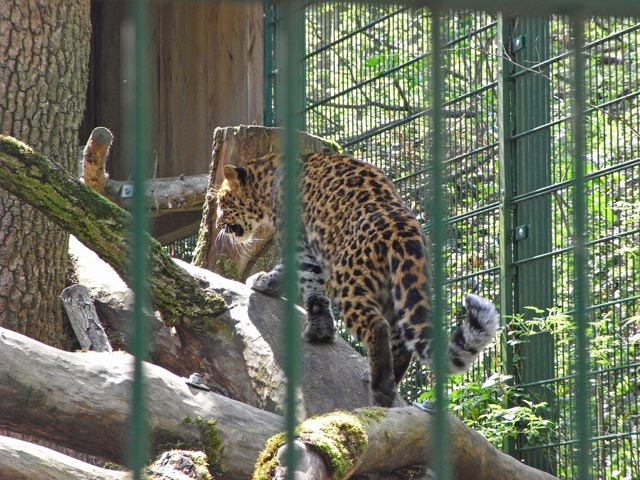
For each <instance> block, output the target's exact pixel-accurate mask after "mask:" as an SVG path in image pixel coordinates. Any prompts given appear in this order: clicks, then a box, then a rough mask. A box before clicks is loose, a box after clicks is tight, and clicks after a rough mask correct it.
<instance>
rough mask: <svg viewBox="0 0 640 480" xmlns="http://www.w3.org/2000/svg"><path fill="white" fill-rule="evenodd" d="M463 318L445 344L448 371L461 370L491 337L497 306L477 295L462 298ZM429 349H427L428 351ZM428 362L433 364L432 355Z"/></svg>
mask: <svg viewBox="0 0 640 480" xmlns="http://www.w3.org/2000/svg"><path fill="white" fill-rule="evenodd" d="M464 304H465V308H466V310H467V318H466V320H465V321H464V322H463V323H462V324H460V325H459V326H458V328H457V329H456V330H455V332H454V333H453V335H452V336H451V338H450V339H449V345H448V347H447V358H448V367H447V370H448V373H454V374H455V373H461V372H464V371H466V370H468V369H469V367H470V366H471V364H472V363H473V362H474V360H475V359H476V358H478V355H480V352H481V351H482V350H483V349H484V348H485V347H486V346H487V345H488V344H489V343H491V341H492V340H493V338H494V337H495V335H496V332H497V331H498V327H499V325H500V315H499V314H498V311H497V310H496V307H495V306H494V305H493V303H491V302H490V301H488V300H485V299H484V298H482V297H479V296H478V295H473V294H468V295H466V296H465V298H464ZM429 353H432V352H431V349H427V354H429ZM427 363H429V364H430V365H432V364H433V359H432V358H427Z"/></svg>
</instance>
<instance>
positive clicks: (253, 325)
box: [69, 237, 404, 419]
mask: <svg viewBox="0 0 640 480" xmlns="http://www.w3.org/2000/svg"><path fill="white" fill-rule="evenodd" d="M69 253H70V257H71V258H72V262H73V266H74V270H75V273H76V277H77V279H78V281H79V282H80V283H82V284H83V285H84V286H86V287H87V289H88V292H89V294H90V295H91V297H92V298H93V299H94V303H95V305H96V311H97V312H98V314H99V315H100V317H101V318H100V320H101V322H102V324H103V325H104V326H105V329H106V330H107V331H108V333H109V335H110V336H111V338H112V344H113V345H114V346H115V347H116V348H118V347H120V348H124V347H125V346H126V344H127V343H128V342H127V340H126V336H127V335H128V330H129V316H130V312H131V309H132V305H131V302H132V299H133V295H132V293H131V292H130V291H129V290H128V289H127V288H126V285H125V284H124V283H123V282H122V280H121V279H120V278H119V277H118V276H117V275H116V274H115V272H114V271H113V270H112V269H111V268H110V267H109V266H108V265H106V264H105V263H104V262H102V261H101V260H100V259H99V258H98V257H97V256H96V255H95V253H93V252H91V251H90V250H88V249H87V248H86V247H84V246H83V245H82V244H79V243H78V242H77V241H76V240H74V239H73V237H72V238H71V241H70V249H69ZM176 262H177V263H178V264H179V265H181V266H182V268H184V269H185V270H186V271H187V272H188V273H190V274H191V275H192V276H194V277H195V278H198V279H200V281H201V282H202V283H208V284H210V285H212V288H213V290H214V291H215V292H216V293H218V294H219V295H221V296H222V297H223V298H225V299H226V302H227V304H228V305H229V308H228V309H227V310H226V311H225V312H224V313H223V314H221V315H217V316H210V317H206V318H200V319H198V320H197V321H191V320H189V319H187V320H185V321H183V322H182V323H181V324H180V325H176V326H175V327H174V328H173V329H170V328H168V327H166V326H164V325H163V324H162V323H161V322H159V321H158V320H156V319H154V318H152V319H150V322H151V323H150V329H149V330H150V335H149V345H148V350H149V354H150V359H151V361H153V363H155V364H157V365H160V366H162V367H164V368H166V369H168V370H169V371H171V372H173V373H175V374H177V375H180V376H183V377H186V376H189V375H190V374H191V373H194V372H198V373H200V374H202V376H203V379H204V382H205V383H206V384H207V385H209V386H210V387H211V388H212V389H213V390H214V391H216V392H217V393H221V394H224V395H225V396H228V397H230V398H233V399H235V400H239V401H241V402H244V403H247V404H249V405H252V406H255V407H258V408H262V409H265V410H268V411H271V412H275V413H282V409H283V404H284V396H285V380H284V368H283V363H284V353H283V348H284V344H283V342H282V336H283V334H284V332H283V325H282V322H281V320H280V312H281V303H280V300H279V299H277V298H273V297H269V296H266V295H263V294H261V293H258V292H255V291H253V290H251V289H250V288H248V287H247V286H246V285H244V284H243V283H239V282H236V281H233V280H229V279H226V278H224V277H221V276H220V275H218V274H215V273H213V272H210V271H208V270H204V269H202V268H199V267H195V266H193V265H188V264H185V263H184V262H181V261H179V260H176ZM299 320H300V322H301V324H302V323H303V322H304V312H303V311H302V310H301V311H300V317H299ZM300 342H301V343H302V358H301V359H300V364H301V367H302V368H301V379H300V380H301V381H300V389H299V396H298V400H299V409H300V418H301V419H303V418H307V417H308V416H310V415H316V414H319V413H325V412H328V411H331V410H334V409H336V408H342V409H352V408H357V407H363V406H367V405H369V404H370V403H369V386H368V383H367V381H366V380H367V378H368V371H369V370H368V364H367V361H366V360H365V359H364V358H363V357H362V356H361V355H360V354H359V353H357V352H356V351H355V350H354V349H353V348H352V347H351V346H350V345H349V344H348V343H347V342H345V341H344V340H342V339H338V340H336V341H335V342H334V343H332V344H311V343H308V342H304V341H303V340H302V338H301V339H300ZM397 401H398V405H403V404H404V403H402V400H401V399H400V397H398V399H397Z"/></svg>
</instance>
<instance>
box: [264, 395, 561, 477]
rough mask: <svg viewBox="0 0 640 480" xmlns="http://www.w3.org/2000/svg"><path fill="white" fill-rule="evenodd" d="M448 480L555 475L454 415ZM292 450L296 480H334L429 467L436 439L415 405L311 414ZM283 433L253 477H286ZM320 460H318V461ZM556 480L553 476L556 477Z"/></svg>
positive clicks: (427, 416)
mask: <svg viewBox="0 0 640 480" xmlns="http://www.w3.org/2000/svg"><path fill="white" fill-rule="evenodd" d="M447 423H448V428H449V432H450V435H451V465H452V478H455V479H458V480H476V479H482V480H512V479H520V480H553V479H556V477H554V476H553V475H550V474H548V473H545V472H542V471H540V470H536V469H534V468H531V467H528V466H527V465H524V464H523V463H521V462H519V461H518V460H516V459H515V458H513V457H510V456H508V455H506V454H504V453H502V452H500V451H499V450H497V449H496V448H495V447H493V446H492V445H491V444H490V443H489V442H487V440H486V439H484V438H483V437H482V436H481V435H480V434H478V433H477V432H474V431H473V430H472V429H470V428H469V427H467V426H466V425H465V424H464V423H462V422H461V421H460V420H459V419H457V418H456V417H454V416H453V415H448V417H447ZM298 432H299V437H300V439H299V441H298V442H297V445H296V450H297V451H298V453H299V462H298V466H297V468H296V477H295V478H297V479H298V480H312V479H313V480H330V479H333V480H338V479H347V478H349V477H350V476H351V475H353V474H371V473H377V474H379V473H385V472H387V473H390V472H393V471H396V470H398V469H402V468H406V467H410V466H412V465H426V466H427V467H430V466H432V465H433V458H432V455H431V452H430V448H429V444H430V443H432V442H435V441H437V439H436V438H434V436H433V433H434V418H433V416H432V414H430V413H428V412H424V411H422V410H419V409H417V408H415V407H403V408H389V409H383V408H377V407H376V408H368V409H358V410H354V411H353V412H334V413H329V414H327V415H322V416H319V417H315V418H311V419H309V420H307V421H305V422H303V423H302V424H301V425H300V427H299V429H298ZM281 439H282V437H281V436H280V437H275V438H274V439H271V440H270V441H269V442H268V443H267V447H266V448H265V450H264V451H263V452H262V454H261V456H260V458H259V460H258V462H257V464H256V470H255V472H254V477H253V478H254V480H264V479H267V478H269V479H271V478H274V479H275V478H278V479H280V478H284V474H285V469H284V468H283V467H282V463H284V462H282V461H280V460H279V459H282V458H285V456H284V450H285V447H283V446H281ZM318 457H320V458H321V459H323V460H324V462H323V463H322V464H320V463H319V462H318V461H317V459H318ZM556 480H557V479H556Z"/></svg>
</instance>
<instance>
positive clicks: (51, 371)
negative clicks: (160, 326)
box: [0, 328, 282, 480]
mask: <svg viewBox="0 0 640 480" xmlns="http://www.w3.org/2000/svg"><path fill="white" fill-rule="evenodd" d="M144 371H145V391H146V394H147V397H146V398H147V402H146V409H145V411H146V414H147V421H148V424H149V429H150V433H151V443H152V450H153V451H154V452H155V453H159V452H160V451H162V450H165V449H171V448H172V446H173V447H175V446H176V445H182V446H183V447H184V446H191V447H195V449H196V450H197V449H200V448H199V447H204V448H205V449H207V450H208V451H207V454H208V457H209V463H210V464H212V463H213V464H217V465H219V467H218V468H220V469H221V470H223V471H224V478H225V479H232V480H234V479H246V478H248V477H249V476H250V475H251V472H252V471H253V465H254V462H255V459H256V458H257V456H258V452H259V451H260V449H261V448H262V446H263V444H264V442H265V441H266V440H267V439H268V438H269V437H270V436H272V435H274V434H275V433H277V432H278V431H279V430H280V429H281V428H282V419H281V417H279V416H278V415H275V414H272V413H268V412H265V411H264V410H260V409H257V408H254V407H251V406H249V405H245V404H243V403H240V402H236V401H234V400H230V399H228V398H226V397H223V396H221V395H217V394H215V393H212V392H205V391H202V390H199V389H196V388H193V387H191V386H189V385H187V383H186V381H185V379H184V378H180V377H178V376H176V375H173V374H171V373H169V372H168V371H167V370H164V369H163V368H160V367H158V366H155V365H151V364H145V365H144ZM132 378H133V358H132V357H131V356H129V355H126V354H124V353H122V352H116V353H106V352H82V353H69V352H63V351H60V350H57V349H55V348H52V347H49V346H46V345H44V344H41V343H39V342H36V341H34V340H31V339H30V338H28V337H25V336H23V335H20V334H18V333H15V332H11V331H9V330H5V329H2V328H0V398H2V408H1V409H0V429H2V430H5V431H10V432H16V433H28V434H29V435H31V436H32V437H37V438H42V439H45V440H48V441H51V442H54V443H56V444H58V445H61V446H63V447H66V448H69V449H71V450H74V451H77V452H81V453H85V454H88V455H95V456H97V457H100V458H102V459H106V460H110V461H112V462H116V463H120V464H122V463H123V462H124V457H125V455H126V452H125V446H126V440H125V432H126V431H127V422H128V418H129V403H130V402H129V401H130V394H131V386H132ZM199 419H200V420H199ZM210 421H215V423H211V422H210ZM216 442H222V444H221V445H219V443H216ZM216 444H218V445H219V446H222V447H224V448H217V449H216V448H213V449H208V446H215V445H216ZM1 458H2V457H1V456H0V459H1ZM5 468H8V467H6V466H5V465H3V464H0V478H5V477H4V476H3V471H4V469H5Z"/></svg>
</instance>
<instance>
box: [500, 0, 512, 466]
mask: <svg viewBox="0 0 640 480" xmlns="http://www.w3.org/2000/svg"><path fill="white" fill-rule="evenodd" d="M510 44H511V18H510V17H509V16H508V15H507V14H505V13H498V48H501V49H502V51H499V52H498V72H499V76H498V129H499V142H500V144H499V168H500V311H501V312H502V316H501V317H502V321H503V322H505V320H504V318H505V316H506V315H511V314H512V313H513V292H514V285H515V268H514V265H513V243H512V240H513V236H512V232H513V204H512V198H513V195H514V185H513V141H512V138H511V135H512V132H513V117H512V115H511V108H512V104H511V96H512V88H511V74H512V73H513V63H512V61H511V57H510V48H509V45H510ZM501 350H502V352H503V355H504V357H505V358H506V361H505V362H504V364H505V367H506V368H505V371H504V372H503V373H505V374H511V373H512V371H513V370H514V368H513V367H512V365H513V348H512V347H511V346H510V345H509V343H508V342H507V336H506V335H503V336H502V345H501ZM512 406H513V405H508V407H512ZM503 449H504V450H505V451H506V452H507V453H509V454H514V453H515V442H514V440H512V439H507V440H505V442H504V443H503Z"/></svg>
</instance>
